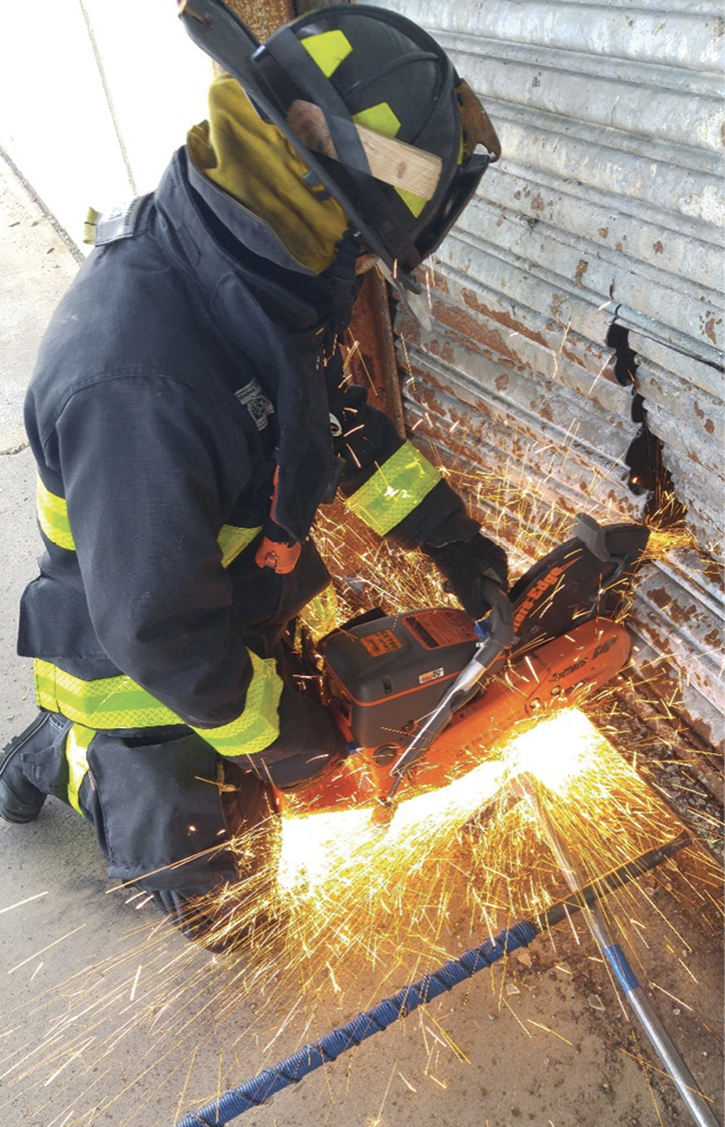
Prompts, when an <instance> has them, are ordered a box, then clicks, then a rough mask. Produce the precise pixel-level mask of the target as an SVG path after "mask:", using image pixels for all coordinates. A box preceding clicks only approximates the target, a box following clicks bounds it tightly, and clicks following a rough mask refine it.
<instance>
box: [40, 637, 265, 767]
mask: <svg viewBox="0 0 725 1127" xmlns="http://www.w3.org/2000/svg"><path fill="white" fill-rule="evenodd" d="M247 652H248V654H249V657H250V659H251V662H252V680H251V681H250V683H249V687H248V688H247V698H246V702H245V706H244V712H243V713H242V714H241V716H239V717H237V719H236V720H232V721H231V723H229V724H221V725H219V727H217V728H194V731H195V732H198V734H199V735H200V736H201V737H202V739H204V740H206V742H207V743H209V744H211V745H212V747H213V748H215V750H216V751H218V752H219V754H220V755H242V754H244V755H253V754H254V753H255V752H256V751H263V750H264V748H265V747H268V746H269V745H270V744H271V743H272V741H273V740H275V739H276V738H277V736H278V735H279V716H278V705H279V698H280V696H281V694H282V689H283V686H284V683H283V681H282V679H281V677H280V676H279V674H278V673H277V667H276V664H275V661H274V658H261V657H257V655H256V654H255V653H253V652H252V651H251V650H248V651H247ZM34 666H35V696H36V701H37V703H38V707H39V708H46V709H48V710H49V711H50V712H59V713H60V714H61V715H62V716H66V717H67V718H68V719H69V720H72V721H73V722H74V724H82V725H84V726H85V727H87V728H92V729H93V730H94V731H99V730H100V731H106V730H109V729H110V730H113V729H115V728H162V727H164V726H166V725H169V724H185V723H186V721H185V720H182V719H181V717H180V716H178V715H177V714H176V713H175V712H172V711H171V709H170V708H167V707H166V705H164V704H161V702H160V701H158V700H156V698H155V697H153V696H151V693H147V692H146V690H145V689H142V688H141V686H140V685H137V684H136V682H135V681H132V680H131V678H130V677H125V676H123V675H122V674H121V675H119V676H118V677H104V678H99V679H97V680H95V681H83V680H82V679H81V678H80V677H74V676H73V675H72V674H71V673H66V672H65V671H64V670H63V669H59V668H58V666H57V665H52V664H51V662H49V661H43V660H42V659H41V658H36V659H35V663H34Z"/></svg>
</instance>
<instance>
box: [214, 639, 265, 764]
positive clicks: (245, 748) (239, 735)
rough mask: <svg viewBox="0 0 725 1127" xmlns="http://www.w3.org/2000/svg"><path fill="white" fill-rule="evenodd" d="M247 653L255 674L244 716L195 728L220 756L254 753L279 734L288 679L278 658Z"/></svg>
mask: <svg viewBox="0 0 725 1127" xmlns="http://www.w3.org/2000/svg"><path fill="white" fill-rule="evenodd" d="M247 652H248V653H249V656H250V658H251V659H252V666H253V669H254V673H253V675H252V680H251V682H250V684H249V688H248V689H247V700H246V703H245V706H244V712H243V713H242V715H241V716H238V717H237V719H236V720H232V721H231V722H230V723H229V724H223V725H221V726H220V727H218V728H194V731H195V732H198V734H199V735H200V736H201V737H202V739H204V740H206V742H207V743H208V744H211V746H212V747H213V748H214V750H215V751H216V752H218V754H219V755H254V753H255V752H257V751H264V749H265V748H266V747H269V745H270V744H271V743H272V742H273V740H276V738H277V736H278V735H279V713H278V708H279V698H280V696H281V695H282V689H283V688H284V682H283V681H282V678H281V677H280V675H279V673H278V672H277V666H276V663H275V660H274V658H272V657H266V658H264V657H257V655H256V654H255V653H252V651H251V650H248V651H247Z"/></svg>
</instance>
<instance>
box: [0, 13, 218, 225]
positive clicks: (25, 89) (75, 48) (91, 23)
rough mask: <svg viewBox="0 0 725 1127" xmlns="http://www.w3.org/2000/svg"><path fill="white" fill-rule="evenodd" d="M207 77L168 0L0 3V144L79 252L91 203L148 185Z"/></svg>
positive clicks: (200, 97)
mask: <svg viewBox="0 0 725 1127" xmlns="http://www.w3.org/2000/svg"><path fill="white" fill-rule="evenodd" d="M211 73H212V72H211V62H210V60H209V59H208V57H207V56H206V55H204V54H203V53H202V52H201V51H199V49H198V48H197V47H195V46H194V44H193V43H192V42H191V40H190V39H189V38H188V36H187V34H186V32H185V31H184V29H183V27H182V26H181V23H180V22H179V20H178V19H177V16H176V4H175V3H174V0H126V2H125V3H123V4H112V3H109V0H37V2H36V3H33V4H20V3H16V4H6V5H3V20H2V36H0V106H2V113H0V146H2V148H3V149H4V150H5V151H6V153H7V154H8V156H9V157H10V158H11V160H12V161H14V163H15V164H16V165H17V167H18V168H19V169H20V171H21V173H22V174H23V176H24V177H25V179H26V180H27V181H28V182H29V183H30V185H31V186H32V188H33V189H34V190H35V192H36V193H37V194H38V196H39V197H40V199H41V200H42V201H43V202H44V204H45V205H46V206H47V208H48V209H49V210H50V211H51V212H52V213H53V215H54V216H55V217H56V218H57V219H58V221H59V222H60V223H61V225H62V226H63V227H64V228H65V229H66V230H67V232H68V233H69V235H70V236H71V238H72V239H73V240H74V241H76V242H78V243H80V241H81V239H82V232H83V222H84V220H85V216H86V211H87V209H88V207H89V206H92V207H95V208H96V209H97V210H99V211H103V210H106V209H108V208H110V207H112V206H113V205H114V204H117V203H121V202H123V201H125V200H128V199H130V198H131V197H132V196H134V195H136V194H138V193H141V192H145V191H148V190H150V189H151V188H153V187H154V186H155V184H156V182H157V180H158V178H159V175H160V173H161V172H162V171H163V169H164V167H165V165H166V163H167V161H168V159H169V156H170V155H171V153H172V152H173V151H174V149H176V148H177V147H178V146H179V145H181V144H183V142H184V138H185V133H186V130H187V129H188V127H189V126H190V125H191V124H193V123H194V122H195V121H201V120H202V119H203V118H204V117H206V89H207V86H208V84H209V80H210V78H211Z"/></svg>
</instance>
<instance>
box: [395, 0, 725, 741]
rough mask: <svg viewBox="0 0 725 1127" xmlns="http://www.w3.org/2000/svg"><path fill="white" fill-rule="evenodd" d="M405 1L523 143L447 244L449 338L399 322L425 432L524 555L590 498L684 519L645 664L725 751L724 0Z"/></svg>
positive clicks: (644, 596)
mask: <svg viewBox="0 0 725 1127" xmlns="http://www.w3.org/2000/svg"><path fill="white" fill-rule="evenodd" d="M385 6H387V7H393V8H395V9H396V10H398V11H400V12H402V13H403V14H405V15H407V16H409V17H410V18H411V19H413V20H415V21H416V22H418V23H420V24H421V25H422V26H424V27H426V28H427V29H428V30H430V31H431V32H432V33H433V34H434V35H435V36H436V38H437V39H438V40H439V41H440V42H441V43H442V44H443V46H444V47H445V48H446V49H447V50H448V51H449V53H450V54H451V56H452V58H453V59H454V61H455V63H456V66H457V68H458V70H459V72H460V73H461V74H462V75H465V77H466V78H467V79H468V80H469V82H470V83H471V85H472V86H473V87H474V89H475V90H476V91H477V93H478V94H479V96H481V97H482V99H483V101H484V103H485V105H486V107H487V108H488V110H489V113H490V116H491V118H492V120H493V121H494V123H495V125H496V127H497V129H498V131H499V133H500V136H501V140H502V143H503V154H504V155H503V158H502V160H501V161H500V162H499V164H498V165H497V166H495V167H493V168H492V169H491V170H490V171H489V172H488V173H487V174H486V176H485V177H484V179H483V182H482V185H481V189H480V192H479V195H478V198H477V199H476V201H475V202H474V203H472V204H471V205H470V206H469V207H468V209H467V210H466V211H465V212H464V214H463V216H462V219H461V222H460V223H459V225H458V227H457V228H456V230H455V232H454V233H453V234H452V235H451V236H450V237H449V238H448V239H447V240H446V242H445V244H444V245H443V247H442V248H441V249H440V251H439V254H438V258H437V261H436V263H435V273H434V276H433V277H432V284H431V289H430V307H431V314H432V319H433V324H432V327H431V329H430V331H425V330H423V329H421V328H420V326H419V325H417V324H416V323H415V322H414V321H413V320H412V319H411V318H410V317H409V316H407V315H405V314H401V315H400V316H399V317H398V321H397V324H396V329H397V331H398V333H399V338H400V348H401V356H402V358H403V363H404V365H405V366H406V367H407V369H408V371H409V373H410V374H409V376H408V378H407V380H406V382H405V388H404V390H405V410H406V419H407V422H408V425H409V427H414V428H415V430H416V433H417V435H418V436H419V437H420V438H422V439H424V440H428V441H430V442H431V443H432V444H435V445H436V446H437V447H438V449H439V450H440V452H441V455H442V457H443V460H444V462H445V463H447V464H449V465H453V466H457V467H458V468H461V466H464V467H465V466H472V467H473V470H474V472H473V475H472V477H471V478H470V479H469V484H471V485H472V486H473V487H474V488H475V490H476V493H477V494H478V497H479V502H480V506H481V513H482V516H483V518H484V521H485V522H486V523H487V524H488V525H489V527H491V528H492V529H493V530H494V531H497V532H498V534H499V536H500V537H501V538H502V539H506V540H508V541H509V542H510V543H512V544H513V545H514V557H515V562H518V563H519V564H521V563H523V559H522V558H521V556H522V555H523V556H528V557H529V558H533V557H534V556H536V555H538V554H540V553H541V549H542V547H544V546H546V547H548V546H549V543H550V542H551V541H552V540H553V538H554V537H555V536H559V535H560V534H561V530H562V523H563V524H564V526H565V525H566V520H565V519H564V518H567V517H568V516H570V515H571V514H573V513H575V512H577V511H581V510H585V511H588V512H591V513H592V514H593V515H595V516H596V517H597V518H598V519H606V520H617V519H638V518H642V517H643V516H644V515H645V511H647V514H648V516H652V513H653V510H654V509H655V508H656V507H657V506H658V505H661V504H663V503H665V504H666V506H667V513H665V514H663V513H660V514H659V516H658V517H654V520H655V523H656V524H659V525H661V526H666V525H667V524H668V523H669V524H673V523H674V524H675V525H676V524H677V520H676V518H677V516H678V513H679V514H680V521H679V525H680V530H681V532H683V533H684V532H685V531H686V532H688V533H689V534H690V538H689V539H688V537H687V536H685V535H681V536H680V537H679V545H680V546H679V547H678V546H677V543H678V540H677V539H676V538H674V537H670V539H669V540H668V539H667V538H666V537H660V539H659V540H658V543H659V544H661V545H662V547H661V551H659V552H658V556H659V558H658V559H657V560H655V561H653V562H651V563H649V564H648V565H647V566H646V568H645V570H644V573H643V575H642V579H641V582H640V584H639V588H638V592H637V597H636V602H635V606H634V611H633V621H634V624H635V629H636V630H637V632H638V634H639V638H640V646H639V654H638V662H639V663H640V666H641V667H642V668H643V669H644V668H645V666H646V665H647V662H648V661H650V660H652V659H662V658H663V657H664V658H665V659H666V660H665V662H664V679H661V680H660V683H659V684H660V692H661V693H663V694H669V695H672V694H674V699H675V702H676V704H677V705H678V706H679V708H680V709H681V710H682V712H683V713H684V714H685V715H686V716H688V717H689V719H690V720H691V721H692V722H694V723H695V725H696V726H697V727H699V728H700V730H701V731H702V732H703V734H704V735H705V736H706V737H707V738H708V739H709V740H710V741H712V742H719V741H720V739H721V732H722V714H723V697H722V690H721V669H722V666H721V643H722V637H723V634H722V627H723V599H722V572H721V569H720V567H719V566H718V562H719V561H722V556H723V516H724V509H723V496H724V491H723V484H724V482H723V474H724V466H723V412H722V401H723V377H722V354H721V352H720V346H721V343H722V336H723V309H722V266H723V258H722V252H721V229H722V221H723V197H722V191H721V189H722V181H721V165H720V160H721V153H722V145H723V102H722V91H721V74H722V39H723V31H724V30H725V24H724V21H723V19H722V18H721V16H720V13H719V12H718V11H716V10H715V5H714V4H713V3H712V2H711V0H689V2H688V4H687V6H686V7H685V5H684V4H683V3H682V2H680V3H675V2H673V0H656V3H655V2H651V3H650V2H647V0H638V2H637V3H634V4H628V5H626V6H625V5H624V3H620V2H618V0H608V2H607V3H602V4H596V3H578V2H562V0H507V2H506V3H503V4H502V3H501V2H500V0H466V2H461V3H455V4H454V3H440V0H435V2H434V0H386V4H385ZM667 475H670V479H671V484H672V487H673V492H670V493H668V491H667V488H666V487H665V489H664V492H663V482H664V483H665V486H666V477H667ZM653 498H655V501H654V503H653ZM680 507H682V508H680ZM683 508H684V516H683V515H682V509H683ZM542 540H543V543H542ZM517 554H518V556H519V558H518V560H516V557H517Z"/></svg>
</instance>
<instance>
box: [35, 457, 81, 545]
mask: <svg viewBox="0 0 725 1127" xmlns="http://www.w3.org/2000/svg"><path fill="white" fill-rule="evenodd" d="M36 496H37V504H38V522H39V524H40V527H41V528H42V530H43V532H44V533H45V535H46V536H47V537H48V539H49V540H50V542H51V543H52V544H57V545H58V547H59V548H67V549H68V551H70V552H74V551H75V547H76V542H75V540H74V539H73V533H72V532H71V530H70V523H69V521H68V506H67V504H66V501H65V497H58V496H57V495H56V494H55V493H51V492H50V490H49V489H46V487H45V485H44V484H43V482H42V480H41V478H40V474H38V489H37V495H36Z"/></svg>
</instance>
